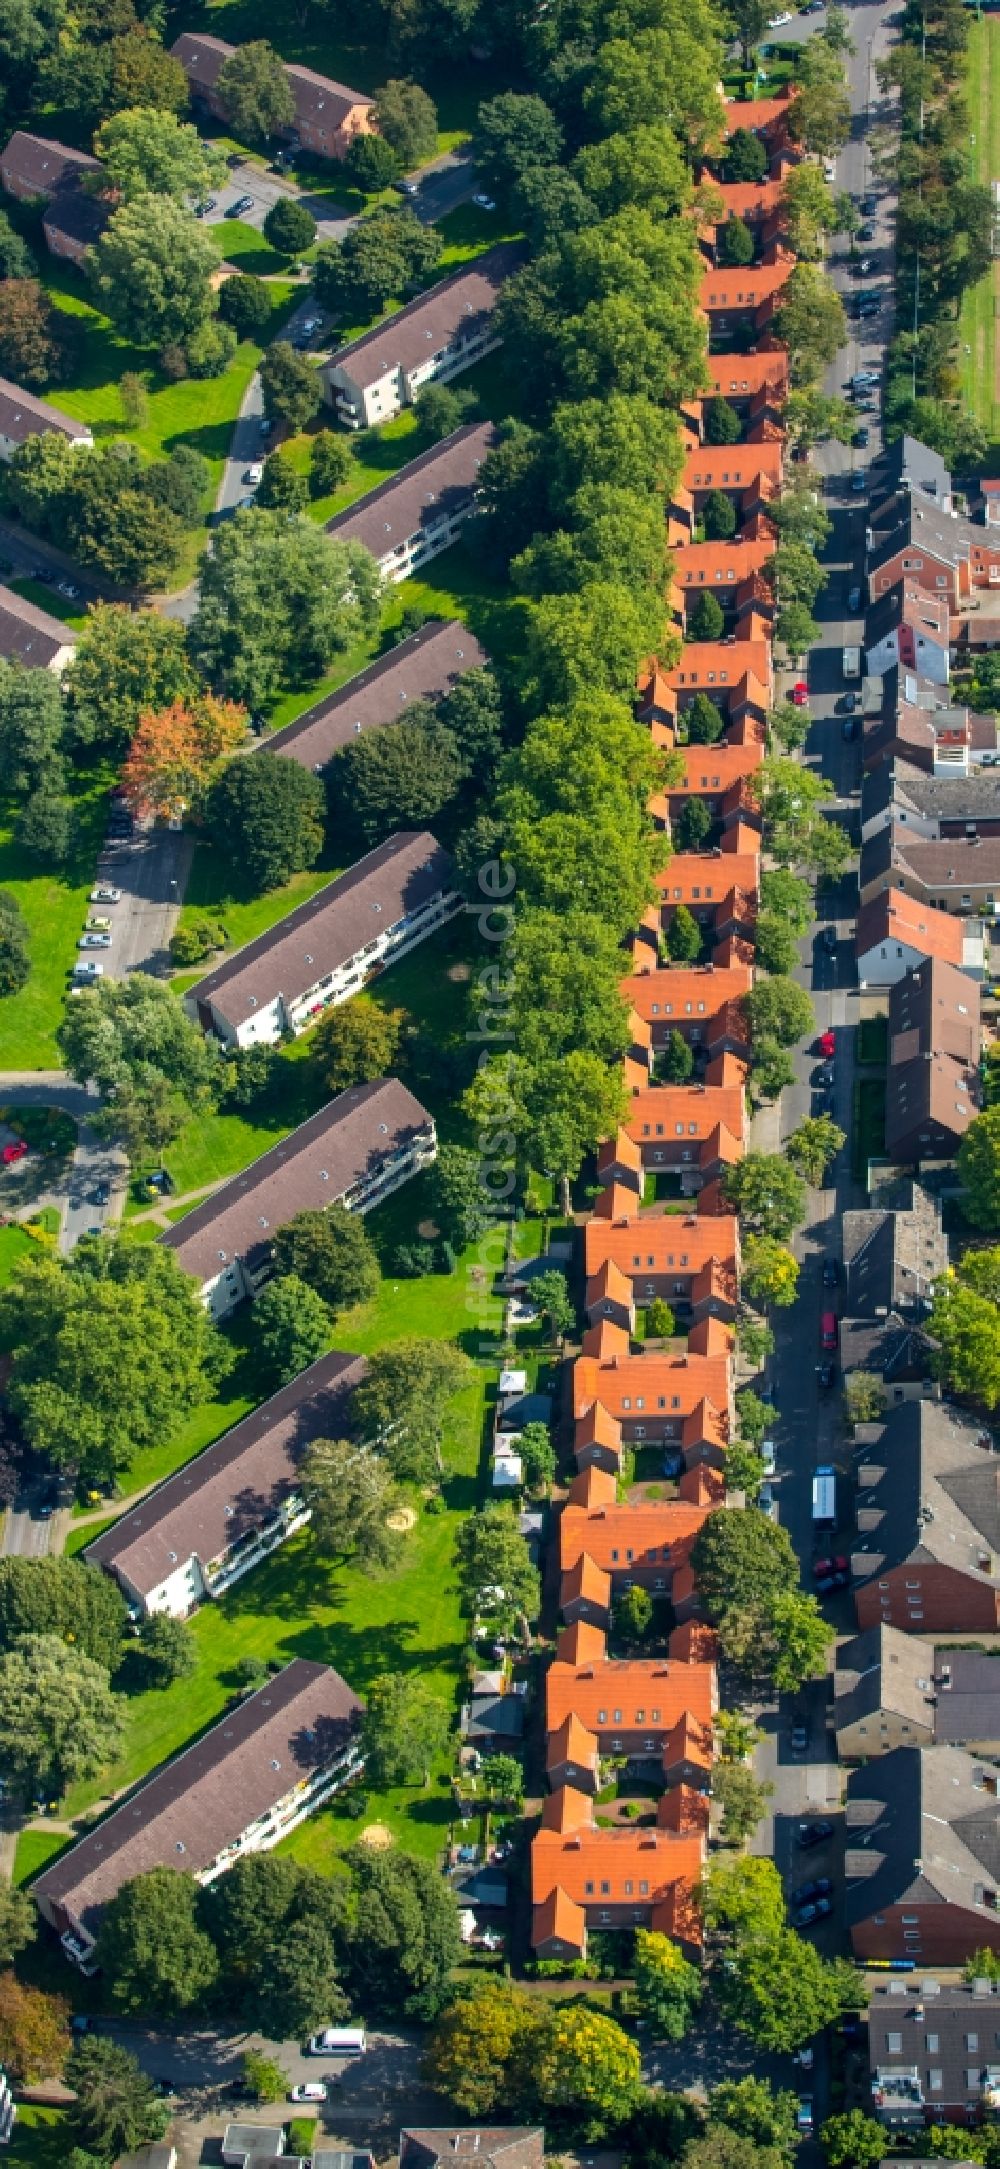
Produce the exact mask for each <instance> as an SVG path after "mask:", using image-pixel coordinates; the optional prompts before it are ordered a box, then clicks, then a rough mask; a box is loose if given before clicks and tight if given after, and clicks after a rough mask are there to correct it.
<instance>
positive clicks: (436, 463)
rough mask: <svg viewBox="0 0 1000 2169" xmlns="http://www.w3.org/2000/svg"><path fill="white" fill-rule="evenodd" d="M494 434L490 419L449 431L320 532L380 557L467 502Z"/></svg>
mask: <svg viewBox="0 0 1000 2169" xmlns="http://www.w3.org/2000/svg"><path fill="white" fill-rule="evenodd" d="M495 436H496V432H495V429H494V426H493V423H492V422H469V423H467V424H466V426H465V428H464V429H456V430H453V432H452V434H451V436H450V437H443V438H442V439H441V442H440V444H432V445H431V446H430V447H429V449H428V450H427V451H426V452H421V453H419V454H418V456H417V458H416V459H411V460H410V462H409V465H408V466H406V467H401V468H400V470H399V473H398V474H394V475H390V477H389V479H388V481H386V482H380V483H379V484H378V486H377V488H376V489H373V490H369V491H368V493H367V495H366V496H364V497H359V498H358V499H357V501H356V502H355V503H354V504H353V505H349V506H348V508H347V510H346V512H338V513H337V514H336V515H335V517H334V518H333V519H332V520H327V521H326V523H325V526H324V530H323V531H324V534H327V535H332V536H333V538H334V540H335V541H337V542H359V543H360V544H361V545H362V547H363V548H364V549H366V550H370V551H371V554H372V556H373V557H374V558H375V559H376V560H381V559H382V558H383V557H385V556H386V555H387V554H388V553H389V552H391V551H392V550H394V549H397V548H399V547H400V545H401V544H403V543H406V542H408V541H410V539H411V538H412V537H413V536H415V535H417V534H419V532H420V530H421V529H422V528H424V527H427V526H432V525H436V523H437V521H438V520H439V519H440V518H441V517H442V516H446V515H448V514H454V513H458V512H459V511H460V510H462V509H463V508H464V507H467V506H470V505H471V503H472V500H473V498H474V496H475V491H476V482H477V478H478V475H479V469H480V467H481V466H482V463H483V461H484V459H485V458H486V455H487V453H488V452H490V451H491V450H492V448H493V444H494V441H495Z"/></svg>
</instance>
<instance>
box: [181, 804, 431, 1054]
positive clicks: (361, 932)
mask: <svg viewBox="0 0 1000 2169" xmlns="http://www.w3.org/2000/svg"><path fill="white" fill-rule="evenodd" d="M453 869H454V861H453V859H452V858H451V856H450V854H449V853H448V852H447V851H445V850H443V849H442V847H441V845H440V844H439V843H438V841H437V838H436V837H435V836H432V835H431V833H430V830H429V829H418V830H401V831H400V832H399V833H398V834H397V835H395V836H388V837H387V838H386V841H385V843H382V844H379V845H378V846H377V847H376V849H375V850H374V851H368V852H366V854H365V856H364V858H363V859H359V860H358V862H357V864H356V865H355V866H350V867H348V870H347V872H346V873H344V874H340V875H338V877H337V879H336V881H328V882H327V884H326V887H325V888H323V889H317V891H316V894H315V896H310V897H308V898H307V900H306V902H305V903H304V904H300V905H299V906H298V909H297V910H295V911H290V912H289V913H288V915H287V917H286V918H284V919H279V920H278V922H277V925H276V926H272V927H270V928H269V929H268V931H267V932H266V933H264V934H258V936H257V939H256V941H251V942H248V943H247V944H246V947H245V948H243V949H238V950H237V952H236V954H235V956H231V957H227V958H226V959H225V961H224V962H223V963H222V964H218V965H217V966H216V968H215V970H214V971H210V972H208V973H207V974H206V976H205V978H204V979H199V981H198V984H197V986H194V987H192V988H191V990H190V996H189V999H190V1000H192V1001H195V1002H207V1003H210V1004H211V1006H212V1008H213V1009H214V1010H215V1011H216V1012H217V1013H218V1015H219V1016H221V1017H224V1018H225V1019H226V1022H227V1023H228V1024H230V1025H232V1026H233V1027H234V1028H237V1027H238V1026H239V1025H241V1024H245V1023H246V1022H247V1020H248V1019H249V1018H250V1017H252V1016H253V1015H254V1014H255V1013H256V1012H257V1011H258V1010H262V1009H267V1008H269V1007H270V1004H271V1003H272V1002H273V1001H275V1000H276V999H277V997H278V995H279V994H280V995H282V996H283V997H284V999H285V1001H286V1002H294V1001H296V1000H297V999H298V998H299V996H300V995H302V994H305V993H307V992H308V990H309V988H310V987H314V986H316V985H317V983H318V982H319V981H320V980H321V979H325V978H326V977H327V976H328V975H329V973H330V972H333V971H336V970H337V968H338V966H340V965H341V964H345V963H346V962H347V961H348V959H349V958H350V957H353V956H356V955H357V953H358V951H359V949H363V948H364V947H365V944H366V943H367V942H370V941H373V940H374V939H375V938H376V937H377V936H378V935H379V934H384V933H387V932H388V931H389V929H390V927H393V926H396V925H397V924H398V922H399V920H400V919H403V918H405V917H406V916H407V914H408V913H410V912H413V911H419V910H420V909H421V908H422V906H423V905H425V904H426V903H427V902H428V901H429V900H430V898H431V897H432V896H437V895H438V894H439V892H440V891H441V890H447V889H448V888H449V886H450V883H451V878H452V873H453Z"/></svg>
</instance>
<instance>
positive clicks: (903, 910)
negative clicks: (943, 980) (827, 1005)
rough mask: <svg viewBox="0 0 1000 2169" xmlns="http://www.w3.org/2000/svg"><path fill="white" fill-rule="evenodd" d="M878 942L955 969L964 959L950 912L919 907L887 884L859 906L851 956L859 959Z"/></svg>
mask: <svg viewBox="0 0 1000 2169" xmlns="http://www.w3.org/2000/svg"><path fill="white" fill-rule="evenodd" d="M882 942H901V943H902V945H903V947H904V948H909V949H915V950H916V951H917V953H918V954H919V955H920V956H924V957H936V958H938V959H939V960H940V961H941V962H942V963H945V964H951V965H954V966H955V967H956V968H960V967H961V963H962V957H963V955H964V943H963V937H962V924H961V920H960V919H957V918H955V917H953V916H952V914H951V913H950V912H947V911H937V910H935V908H934V906H933V904H921V903H919V902H918V900H917V898H916V897H915V896H908V895H907V894H906V891H905V889H897V888H893V887H892V886H891V884H890V886H889V887H887V888H885V889H883V890H882V891H881V892H880V894H879V895H878V896H873V897H871V898H869V901H868V903H867V904H862V906H861V909H860V911H859V913H858V919H857V926H856V929H855V936H854V951H855V955H856V956H857V957H858V958H859V959H860V958H863V957H864V956H865V954H866V953H867V951H868V950H869V949H877V948H878V947H879V945H880V944H881V943H882Z"/></svg>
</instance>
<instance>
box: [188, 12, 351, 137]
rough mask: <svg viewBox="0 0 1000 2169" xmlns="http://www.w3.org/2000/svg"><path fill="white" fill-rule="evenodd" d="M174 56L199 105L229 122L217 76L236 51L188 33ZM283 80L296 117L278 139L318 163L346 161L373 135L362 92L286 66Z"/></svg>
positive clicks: (307, 70)
mask: <svg viewBox="0 0 1000 2169" xmlns="http://www.w3.org/2000/svg"><path fill="white" fill-rule="evenodd" d="M170 50H171V52H172V54H173V56H174V59H175V60H179V61H180V64H181V67H182V68H183V70H184V73H185V75H186V76H187V79H188V82H189V83H190V85H191V95H192V97H193V99H194V100H195V102H196V104H198V105H201V106H204V107H205V109H206V110H207V111H208V112H209V113H213V114H214V115H215V117H216V119H218V120H226V119H228V114H227V112H226V108H225V104H224V102H223V100H222V98H221V97H220V94H219V76H220V75H221V73H222V69H223V67H224V66H225V63H226V61H227V60H231V59H232V57H233V54H234V53H236V52H237V51H238V50H239V48H238V46H235V45H229V44H227V42H226V40H225V38H213V37H209V36H208V35H207V34H206V33H205V32H203V31H190V30H186V31H184V33H183V34H182V36H181V37H179V38H177V39H176V40H175V42H174V44H173V45H172V46H171V48H170ZM285 75H286V77H287V80H288V86H289V89H290V90H291V93H292V96H293V98H294V100H295V117H294V120H293V121H292V122H291V123H290V125H289V126H288V127H287V128H284V127H283V128H279V129H278V130H277V133H278V134H279V135H281V136H285V137H286V138H288V139H290V140H291V141H293V142H295V143H297V144H299V145H300V146H301V148H302V149H303V150H306V151H314V152H315V153H316V155H317V156H318V157H320V158H346V157H347V154H348V151H349V150H350V148H351V145H352V143H354V142H355V141H356V139H357V137H358V136H366V135H371V133H372V131H373V128H374V112H375V107H374V101H373V100H372V99H371V98H366V97H365V95H364V93H363V92H362V91H360V90H351V89H350V88H349V87H348V85H347V84H346V83H337V82H335V81H334V80H333V79H332V77H330V76H328V75H317V73H316V71H315V69H314V68H301V67H299V66H298V65H297V64H292V65H288V66H286V68H285Z"/></svg>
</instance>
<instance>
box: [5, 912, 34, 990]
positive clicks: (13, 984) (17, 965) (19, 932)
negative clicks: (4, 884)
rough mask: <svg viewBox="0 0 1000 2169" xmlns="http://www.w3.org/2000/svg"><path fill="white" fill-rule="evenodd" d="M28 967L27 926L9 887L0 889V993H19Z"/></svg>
mask: <svg viewBox="0 0 1000 2169" xmlns="http://www.w3.org/2000/svg"><path fill="white" fill-rule="evenodd" d="M30 970H31V960H30V957H29V953H28V929H27V925H26V923H25V920H24V918H23V917H22V914H21V907H20V905H19V904H18V903H17V902H16V900H15V898H14V897H13V896H12V895H11V894H10V891H9V890H8V889H0V997H2V996H3V995H5V994H16V993H18V991H19V989H20V988H21V987H23V986H24V985H25V984H26V982H27V979H28V976H29V973H30Z"/></svg>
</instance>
